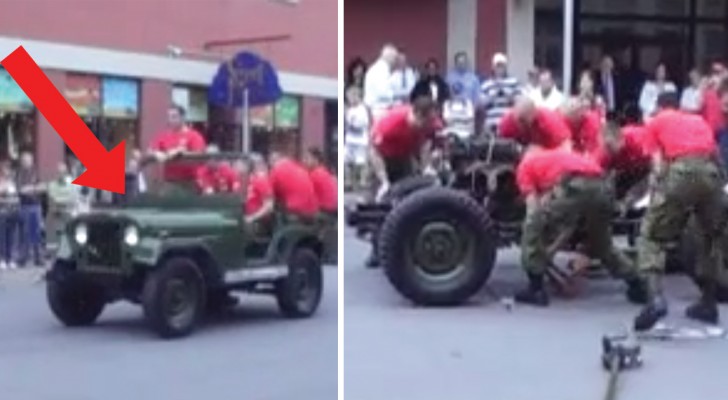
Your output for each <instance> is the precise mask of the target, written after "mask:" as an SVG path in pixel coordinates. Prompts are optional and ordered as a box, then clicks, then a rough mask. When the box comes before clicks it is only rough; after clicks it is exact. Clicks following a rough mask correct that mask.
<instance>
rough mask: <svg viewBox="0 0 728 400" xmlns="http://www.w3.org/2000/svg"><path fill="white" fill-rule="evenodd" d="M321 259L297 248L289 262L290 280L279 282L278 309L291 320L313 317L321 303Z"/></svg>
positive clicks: (312, 253)
mask: <svg viewBox="0 0 728 400" xmlns="http://www.w3.org/2000/svg"><path fill="white" fill-rule="evenodd" d="M322 292H323V272H322V270H321V259H320V257H319V256H318V255H317V254H316V252H314V251H313V250H312V249H309V248H307V247H299V248H296V249H295V250H294V251H293V252H292V253H291V256H290V258H289V260H288V276H286V277H285V278H283V279H281V280H279V281H277V282H276V285H275V296H276V301H277V302H278V308H279V309H280V310H281V313H283V315H285V316H286V317H288V318H306V317H310V316H311V315H313V313H315V312H316V309H317V308H318V305H319V303H320V301H321V294H322Z"/></svg>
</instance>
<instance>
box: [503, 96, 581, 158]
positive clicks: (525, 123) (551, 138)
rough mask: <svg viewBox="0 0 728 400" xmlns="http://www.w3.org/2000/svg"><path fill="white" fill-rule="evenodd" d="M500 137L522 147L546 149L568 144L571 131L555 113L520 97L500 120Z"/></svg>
mask: <svg viewBox="0 0 728 400" xmlns="http://www.w3.org/2000/svg"><path fill="white" fill-rule="evenodd" d="M499 132H500V135H501V136H502V137H504V138H508V139H513V140H516V141H517V142H519V143H521V144H522V145H524V146H537V147H543V148H547V149H552V148H556V147H559V146H562V145H564V144H568V143H569V142H570V140H569V139H571V131H570V129H569V127H568V126H567V125H566V123H565V122H564V119H563V118H562V117H561V116H560V115H559V114H558V113H557V112H556V111H551V110H548V109H545V108H539V107H536V104H535V103H534V102H533V100H531V99H529V98H527V97H520V98H519V99H518V100H517V101H516V105H515V106H513V109H512V110H511V111H509V112H508V113H507V114H506V115H505V116H504V117H503V119H501V122H500V127H499Z"/></svg>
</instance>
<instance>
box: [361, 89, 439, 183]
mask: <svg viewBox="0 0 728 400" xmlns="http://www.w3.org/2000/svg"><path fill="white" fill-rule="evenodd" d="M441 127H442V123H441V122H440V119H439V117H438V116H437V107H436V104H435V102H434V101H433V100H432V99H431V98H429V97H419V98H417V99H415V100H414V102H413V103H412V105H403V106H398V107H395V108H392V109H391V110H389V111H387V114H386V115H385V116H384V117H382V118H381V119H380V120H379V121H377V123H376V124H375V125H374V128H373V129H372V144H373V146H372V152H371V157H370V158H371V165H372V169H373V172H374V174H375V175H376V177H377V179H378V180H379V182H380V184H381V187H380V190H379V193H380V195H381V194H383V193H384V192H385V191H386V190H387V188H388V187H389V185H390V184H392V183H394V182H396V181H398V180H400V179H402V178H404V177H406V176H408V175H410V174H412V172H413V170H414V169H415V168H414V166H415V164H416V162H417V161H419V164H420V165H421V166H422V167H426V166H427V165H429V153H430V151H429V150H430V148H431V142H432V139H433V138H434V134H435V132H436V131H437V130H438V129H440V128H441Z"/></svg>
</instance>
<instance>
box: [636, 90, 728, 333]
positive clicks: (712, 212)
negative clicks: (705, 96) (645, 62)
mask: <svg viewBox="0 0 728 400" xmlns="http://www.w3.org/2000/svg"><path fill="white" fill-rule="evenodd" d="M678 104H679V103H678V96H677V94H676V93H673V92H666V93H662V94H660V95H659V96H658V100H657V105H658V111H657V114H656V115H655V116H654V117H653V118H652V119H651V120H650V122H649V123H648V124H647V125H646V129H647V131H646V135H645V138H644V143H645V146H646V149H647V150H648V152H649V154H650V155H651V157H652V176H651V181H650V184H651V190H652V192H653V193H652V201H651V202H650V204H649V206H648V209H647V214H646V215H645V217H644V218H643V220H642V225H641V227H640V239H639V241H638V249H637V250H638V255H637V261H638V266H639V269H640V271H641V273H642V274H643V275H644V276H645V277H646V278H647V281H648V285H649V301H648V303H647V305H646V306H645V307H644V308H643V309H642V310H641V311H640V312H639V314H638V315H637V316H636V317H635V318H634V329H635V330H636V331H645V330H649V329H651V328H652V327H653V326H654V325H655V324H656V323H657V322H658V321H659V320H660V319H662V318H664V317H665V316H666V315H667V302H666V300H665V297H664V295H663V289H662V275H663V271H664V268H665V253H666V251H667V249H668V247H669V246H670V245H671V244H672V243H676V242H678V241H679V238H680V236H681V234H682V233H683V230H684V229H685V226H686V224H687V222H688V220H689V218H690V217H692V216H694V217H695V218H696V222H697V228H698V229H699V230H700V235H701V236H702V237H703V238H704V239H705V240H704V241H703V242H702V243H701V246H700V248H699V249H698V252H699V256H701V257H705V259H706V261H705V262H704V263H700V264H701V267H702V268H700V269H701V271H699V272H698V276H697V282H698V286H699V288H700V290H701V292H702V296H701V298H700V299H699V300H698V301H697V302H695V303H693V304H692V305H690V306H689V307H688V308H687V309H686V311H685V313H686V315H687V317H688V318H691V319H694V320H698V321H702V322H705V323H711V324H715V323H717V322H718V307H717V304H716V303H717V301H716V290H717V287H716V281H717V278H718V273H719V264H718V259H719V258H720V257H719V256H718V251H719V247H718V243H717V239H718V238H719V237H720V236H721V230H722V229H723V225H724V216H723V197H724V193H723V190H722V188H723V184H724V174H723V173H722V171H721V168H720V166H719V163H718V157H719V156H718V147H717V144H716V141H715V133H714V132H713V130H712V129H711V127H710V126H709V125H708V124H707V123H706V122H705V121H704V120H703V119H702V118H701V117H699V116H697V115H694V114H689V113H685V112H683V111H679V110H677V107H678Z"/></svg>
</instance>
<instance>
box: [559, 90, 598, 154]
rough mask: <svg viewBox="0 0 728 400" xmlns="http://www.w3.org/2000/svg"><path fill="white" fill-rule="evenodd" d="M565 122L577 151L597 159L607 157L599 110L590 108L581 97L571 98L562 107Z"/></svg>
mask: <svg viewBox="0 0 728 400" xmlns="http://www.w3.org/2000/svg"><path fill="white" fill-rule="evenodd" d="M562 115H563V117H564V122H566V125H567V126H568V127H569V129H570V131H571V145H572V147H573V149H574V151H576V152H577V153H582V154H584V155H588V156H590V157H593V158H594V159H595V160H597V161H602V160H604V158H606V148H605V145H604V138H603V132H604V123H603V122H602V118H601V116H600V115H599V113H598V112H596V111H592V110H589V109H588V108H587V104H586V103H584V102H583V101H582V100H581V99H579V98H571V99H569V100H567V101H566V103H565V104H564V106H563V108H562Z"/></svg>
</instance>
